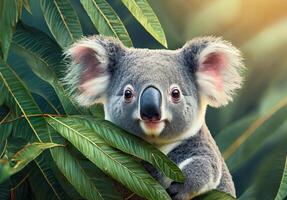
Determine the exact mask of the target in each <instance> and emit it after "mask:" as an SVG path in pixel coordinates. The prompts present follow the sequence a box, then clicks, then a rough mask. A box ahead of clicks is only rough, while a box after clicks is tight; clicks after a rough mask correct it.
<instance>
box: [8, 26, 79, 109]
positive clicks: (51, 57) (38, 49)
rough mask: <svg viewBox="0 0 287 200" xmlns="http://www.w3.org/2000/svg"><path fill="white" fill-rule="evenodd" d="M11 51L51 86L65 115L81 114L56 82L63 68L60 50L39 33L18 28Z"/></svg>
mask: <svg viewBox="0 0 287 200" xmlns="http://www.w3.org/2000/svg"><path fill="white" fill-rule="evenodd" d="M12 50H13V52H15V53H16V54H18V55H19V56H21V57H23V58H24V59H25V60H26V62H27V63H28V64H29V66H30V67H31V69H32V70H33V72H34V73H35V74H36V75H37V76H39V77H40V78H41V79H43V80H44V81H47V82H49V83H50V84H51V86H52V87H53V88H54V90H55V92H56V93H57V95H58V97H59V99H60V101H61V103H62V105H63V107H64V110H65V111H66V113H68V114H72V113H79V112H80V113H81V112H83V111H82V110H79V109H78V108H77V106H76V105H74V103H73V101H72V100H71V99H70V98H69V96H68V94H67V92H66V91H65V90H64V88H63V86H62V84H61V83H60V82H59V80H58V78H59V77H58V76H57V75H56V73H59V72H60V69H62V68H63V67H64V66H63V64H62V63H61V59H62V58H61V50H60V48H59V46H58V45H56V44H55V43H54V42H53V41H52V40H51V39H50V38H49V37H48V36H46V35H45V34H44V33H42V32H40V31H36V30H33V29H28V28H23V27H21V26H18V27H17V30H16V32H15V34H14V37H13V42H12ZM55 72H56V73H55Z"/></svg>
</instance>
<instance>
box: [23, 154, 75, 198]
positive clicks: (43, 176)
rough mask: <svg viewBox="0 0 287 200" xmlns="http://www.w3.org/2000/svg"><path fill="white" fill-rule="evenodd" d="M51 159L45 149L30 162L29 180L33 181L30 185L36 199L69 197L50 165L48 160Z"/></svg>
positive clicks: (50, 160)
mask: <svg viewBox="0 0 287 200" xmlns="http://www.w3.org/2000/svg"><path fill="white" fill-rule="evenodd" d="M51 150H52V149H51ZM45 154H46V155H45ZM48 156H49V157H48ZM52 161H53V160H52V158H51V157H50V154H49V152H47V151H46V152H43V154H41V155H40V156H38V157H37V158H36V159H35V160H34V162H33V163H31V164H32V169H31V173H30V175H29V182H31V183H33V184H32V185H31V187H32V189H33V192H34V195H35V196H36V199H41V200H42V199H43V200H50V199H53V200H54V199H57V200H61V199H70V198H69V197H68V195H67V194H66V193H65V191H64V190H63V188H62V186H61V185H60V184H59V182H58V180H57V178H56V176H55V175H54V171H53V170H52V169H51V167H50V165H51V164H50V163H49V162H52Z"/></svg>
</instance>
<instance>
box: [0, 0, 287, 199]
mask: <svg viewBox="0 0 287 200" xmlns="http://www.w3.org/2000/svg"><path fill="white" fill-rule="evenodd" d="M115 2H116V1H113V2H112V1H108V0H80V1H76V0H57V1H53V0H40V1H36V0H30V1H29V0H3V1H1V2H0V13H1V14H0V17H1V18H0V47H1V49H0V91H1V92H0V161H1V162H0V180H1V183H0V199H9V198H10V197H11V198H15V199H82V198H84V199H109V200H110V199H112V200H113V199H122V197H121V195H120V194H119V193H118V191H117V190H116V189H115V187H114V182H115V181H114V180H116V181H118V182H120V183H121V184H122V185H124V186H125V187H127V188H128V189H129V190H131V191H132V192H134V193H136V194H138V195H139V196H141V197H144V198H147V199H170V197H169V196H168V194H167V193H166V191H165V190H164V189H163V188H162V187H161V186H160V185H159V183H157V182H156V181H155V180H154V179H153V178H152V177H151V175H149V173H148V172H146V171H145V170H144V168H143V167H142V165H141V164H140V161H141V160H144V161H146V162H149V163H151V164H152V165H153V166H155V167H156V168H157V169H159V170H160V171H161V172H162V173H164V174H165V175H166V176H168V177H169V178H171V179H173V180H176V181H183V180H184V176H183V174H182V172H181V171H180V169H179V168H178V167H177V166H176V165H175V164H174V163H173V162H171V161H170V160H169V159H168V158H167V157H166V156H165V155H164V154H163V153H161V152H160V151H158V150H157V149H156V148H154V147H153V146H152V145H150V144H148V143H146V142H145V141H143V140H141V139H139V138H137V137H136V136H133V135H130V134H128V133H126V132H125V131H124V130H122V129H120V128H118V127H116V126H115V125H113V124H111V123H110V122H107V121H105V120H103V118H104V114H103V110H102V106H101V105H95V106H93V107H92V108H90V109H83V108H81V107H78V106H77V104H75V103H74V102H73V100H72V99H70V97H69V96H68V95H67V93H66V91H65V88H64V87H63V85H62V83H61V82H60V81H59V80H60V78H61V77H62V73H63V69H64V63H63V61H62V60H63V57H62V52H63V50H64V49H65V48H66V47H67V46H69V45H70V44H71V43H73V42H74V41H76V40H77V39H79V38H80V37H81V36H82V35H88V34H96V33H99V34H102V35H108V36H113V37H117V38H119V39H120V40H121V41H122V42H123V43H124V44H125V45H126V46H133V44H135V45H136V46H140V45H137V44H140V43H139V41H144V42H146V41H148V42H149V43H147V44H148V45H150V44H151V45H150V46H155V45H157V46H161V47H167V41H166V36H165V33H164V31H163V29H162V25H161V24H160V22H159V19H158V17H157V16H156V14H155V13H154V11H153V9H152V8H151V6H150V4H149V3H148V2H147V1H146V0H129V1H127V0H121V2H119V1H118V2H116V3H115ZM156 2H157V3H158V2H159V1H153V4H152V5H153V6H155V8H156V7H157V6H156V5H157V3H156ZM226 2H227V1H226V0H224V1H222V0H217V1H214V2H213V3H210V4H206V5H205V6H201V7H200V9H199V10H200V11H198V12H192V13H191V15H192V16H193V17H192V20H190V23H189V24H191V25H192V26H193V27H196V26H199V25H200V23H201V22H202V20H203V18H204V20H205V22H206V19H207V18H206V17H205V16H206V15H208V14H211V16H213V15H214V16H215V15H216V16H220V17H217V18H214V23H207V22H206V23H205V25H204V27H201V28H200V27H199V28H198V29H197V30H192V31H193V32H192V33H191V35H194V34H196V33H197V32H200V33H202V32H204V30H210V31H215V29H216V26H215V25H214V24H215V22H217V23H227V22H226V18H227V17H231V16H228V12H227V13H225V12H222V9H225V6H224V5H226ZM228 2H229V4H228V6H230V7H232V9H233V11H236V10H235V8H236V6H238V5H239V4H238V1H234V2H237V3H231V2H230V1H228ZM164 4H166V5H168V4H171V3H168V2H166V3H162V4H160V6H162V5H164ZM178 4H183V3H178ZM171 5H172V6H171V8H172V9H174V7H173V6H174V5H173V4H171ZM203 5H204V4H203ZM193 6H194V7H195V8H197V7H196V4H194V5H193ZM157 10H159V9H157ZM194 11H195V10H194ZM218 13H220V15H218ZM178 14H180V13H178ZM124 15H126V16H125V17H124V19H125V20H123V21H122V20H121V19H123V17H122V16H124ZM133 17H134V18H133ZM230 20H231V19H230ZM161 21H164V19H162V20H161ZM179 24H180V23H179ZM140 26H142V28H141V29H139V30H138V32H136V33H135V31H134V30H133V29H134V28H133V27H137V28H140ZM131 27H132V28H131ZM193 29H194V28H193ZM128 30H129V31H128ZM176 30H177V29H176ZM178 30H179V31H180V30H181V29H178ZM189 31H190V30H189ZM189 31H187V34H188V33H189ZM167 32H168V36H170V37H171V35H172V34H171V33H170V31H169V29H168V28H167ZM286 33H287V32H286V19H283V20H281V21H279V22H277V23H275V24H274V25H272V26H270V27H266V28H265V29H264V30H262V31H258V32H256V33H254V37H253V38H251V39H249V40H248V41H247V42H244V43H243V42H242V50H243V51H244V52H246V54H247V55H255V56H254V57H255V58H257V57H262V56H264V55H265V54H266V52H270V51H273V50H274V51H276V50H278V49H280V48H281V47H280V45H281V43H282V42H281V41H283V40H284V38H286V35H287V34H286ZM144 34H145V35H144ZM221 34H222V35H224V33H221ZM138 35H139V36H138ZM179 35H180V33H179V32H178V33H177V34H176V36H177V38H178V36H179ZM270 35H272V37H276V38H279V39H278V40H277V42H274V40H273V38H271V37H270ZM141 37H143V38H147V39H146V40H145V39H144V40H143V39H142V38H141ZM236 38H237V37H236ZM132 39H134V41H132ZM234 40H235V37H234ZM279 40H280V41H279ZM150 41H151V42H150ZM156 41H157V42H158V43H156ZM278 41H279V42H278ZM180 42H183V41H180ZM240 45H241V43H240ZM169 46H171V45H169ZM173 46H174V44H173ZM145 47H149V46H145ZM258 47H260V48H258ZM266 49H268V50H266ZM270 49H271V50H270ZM280 56H281V57H282V55H281V54H278V55H277V54H276V55H274V60H275V59H280V58H281V57H280ZM255 58H253V60H252V59H251V58H250V59H249V60H252V62H251V61H250V63H248V64H250V65H251V66H254V67H249V66H248V68H249V70H248V74H247V80H246V85H247V86H246V87H245V88H244V89H243V91H242V92H241V93H240V95H239V96H238V98H237V99H236V100H235V102H234V103H233V104H232V105H230V106H228V107H227V108H225V109H221V110H219V111H214V110H209V112H208V119H207V122H208V124H209V125H210V128H211V129H212V130H215V131H214V132H217V131H219V130H220V131H219V133H218V134H216V141H217V143H218V145H219V147H220V149H221V151H222V152H223V156H224V158H225V159H226V162H227V164H228V167H229V168H230V170H231V172H232V174H233V177H234V180H235V184H236V188H237V191H238V196H239V199H252V198H258V199H274V198H275V197H276V200H279V199H284V198H286V191H287V188H286V184H287V183H286V176H287V172H286V171H287V170H286V162H284V161H285V158H286V152H287V142H286V141H287V134H286V131H287V121H286V113H287V112H286V111H287V95H286V94H287V90H286V86H287V82H286V79H285V78H286V77H285V76H284V75H283V74H286V72H287V70H286V68H284V67H277V68H276V69H277V70H276V71H274V73H276V74H277V75H278V76H277V78H273V77H270V76H269V74H270V71H268V69H265V68H264V70H262V73H260V75H259V76H260V77H259V78H255V77H257V76H258V73H257V71H258V67H256V66H257V65H264V64H265V62H264V61H262V60H256V59H255ZM270 60H272V59H270ZM274 62H275V61H274ZM274 62H271V61H270V65H271V64H272V65H273V64H274ZM285 62H286V61H285ZM286 63H287V62H286ZM275 64H276V65H283V64H282V63H280V62H278V61H277V62H275ZM285 65H286V64H285ZM281 74H282V75H281ZM263 81H265V82H270V84H269V85H268V86H266V87H265V86H264V87H263V86H262V83H263ZM255 91H257V92H258V95H257V96H256V98H251V97H253V93H255ZM251 108H252V109H251ZM45 149H46V150H45ZM44 150H45V151H44ZM284 164H285V165H284ZM284 166H285V168H284ZM282 174H283V176H282ZM268 181H269V183H272V186H271V185H268V184H266V182H268ZM276 195H277V196H276ZM197 199H233V198H232V197H230V196H228V195H226V194H223V193H221V192H218V191H211V192H208V193H206V194H202V195H201V196H200V197H197Z"/></svg>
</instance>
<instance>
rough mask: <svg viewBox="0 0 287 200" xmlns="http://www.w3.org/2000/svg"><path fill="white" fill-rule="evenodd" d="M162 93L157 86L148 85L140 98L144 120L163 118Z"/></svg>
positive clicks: (141, 113)
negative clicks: (161, 109) (161, 108)
mask: <svg viewBox="0 0 287 200" xmlns="http://www.w3.org/2000/svg"><path fill="white" fill-rule="evenodd" d="M160 107H161V94H160V92H159V90H158V89H157V88H155V87H152V86H150V87H147V88H146V89H145V90H144V91H143V93H142V95H141V98H140V115H141V118H142V119H143V120H150V121H158V120H160V119H161V111H160Z"/></svg>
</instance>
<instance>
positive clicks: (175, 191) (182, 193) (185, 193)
mask: <svg viewBox="0 0 287 200" xmlns="http://www.w3.org/2000/svg"><path fill="white" fill-rule="evenodd" d="M167 192H168V194H169V195H170V197H171V199H172V200H189V199H191V198H192V197H194V196H195V194H194V193H193V192H191V191H190V188H188V187H187V186H186V185H185V184H183V183H178V182H172V183H171V185H170V186H169V188H168V189H167Z"/></svg>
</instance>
